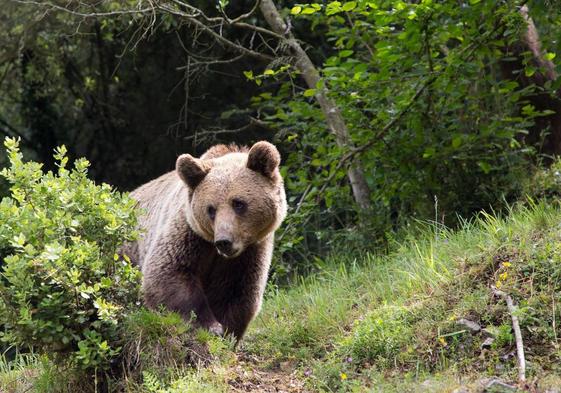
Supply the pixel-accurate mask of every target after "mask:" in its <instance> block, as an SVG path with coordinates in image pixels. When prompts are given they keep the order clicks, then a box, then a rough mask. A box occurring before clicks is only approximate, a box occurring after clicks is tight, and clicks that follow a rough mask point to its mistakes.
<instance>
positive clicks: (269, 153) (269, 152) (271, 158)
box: [247, 141, 281, 177]
mask: <svg viewBox="0 0 561 393" xmlns="http://www.w3.org/2000/svg"><path fill="white" fill-rule="evenodd" d="M280 161H281V157H280V154H279V151H278V150H277V148H276V147H275V146H274V145H272V144H270V143H269V142H265V141H261V142H257V143H256V144H254V145H253V146H251V149H249V153H248V157H247V167H248V168H249V169H251V170H254V171H256V172H259V173H261V174H262V175H263V176H267V177H273V173H274V172H275V169H277V167H278V166H279V165H280Z"/></svg>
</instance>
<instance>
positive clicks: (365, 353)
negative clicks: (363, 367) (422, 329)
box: [341, 306, 412, 367]
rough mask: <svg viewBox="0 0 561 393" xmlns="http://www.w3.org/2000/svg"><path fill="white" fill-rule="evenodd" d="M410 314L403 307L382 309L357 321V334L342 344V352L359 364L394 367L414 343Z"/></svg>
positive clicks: (355, 332)
mask: <svg viewBox="0 0 561 393" xmlns="http://www.w3.org/2000/svg"><path fill="white" fill-rule="evenodd" d="M406 311H407V310H406V309H405V308H400V307H390V306H388V307H382V308H380V309H378V310H376V311H375V312H373V313H371V314H369V315H368V316H366V317H365V318H364V319H363V320H359V321H357V323H356V325H355V327H354V329H353V334H352V335H349V336H348V337H346V338H345V340H344V341H343V343H342V346H341V350H342V352H343V353H345V352H346V353H347V354H348V355H350V356H352V358H353V359H355V360H356V361H357V362H359V363H365V362H369V363H374V364H376V365H377V366H380V367H384V366H387V365H389V364H393V363H394V361H395V359H396V358H397V357H398V356H399V354H400V352H401V351H402V350H403V348H404V347H405V346H406V345H407V344H410V343H411V340H412V331H411V327H410V326H409V325H408V320H407V315H406Z"/></svg>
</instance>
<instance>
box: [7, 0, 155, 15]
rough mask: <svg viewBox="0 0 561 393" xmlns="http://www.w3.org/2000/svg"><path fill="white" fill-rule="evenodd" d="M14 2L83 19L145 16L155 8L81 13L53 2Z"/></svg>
mask: <svg viewBox="0 0 561 393" xmlns="http://www.w3.org/2000/svg"><path fill="white" fill-rule="evenodd" d="M10 1H12V2H15V3H20V4H28V5H29V4H31V5H36V6H39V7H42V8H47V9H48V10H49V9H50V10H57V11H63V12H66V13H69V14H72V15H75V16H81V17H83V18H97V17H107V16H121V15H130V14H139V13H140V14H144V13H149V12H153V11H154V8H153V7H148V8H139V9H136V10H117V11H107V12H80V11H75V10H71V9H69V8H66V7H62V6H60V5H57V4H53V3H51V2H48V1H47V2H42V1H34V0H10Z"/></svg>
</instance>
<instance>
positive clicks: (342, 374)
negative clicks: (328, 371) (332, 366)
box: [341, 373, 347, 381]
mask: <svg viewBox="0 0 561 393" xmlns="http://www.w3.org/2000/svg"><path fill="white" fill-rule="evenodd" d="M345 379H347V374H345V373H341V381H344V380H345Z"/></svg>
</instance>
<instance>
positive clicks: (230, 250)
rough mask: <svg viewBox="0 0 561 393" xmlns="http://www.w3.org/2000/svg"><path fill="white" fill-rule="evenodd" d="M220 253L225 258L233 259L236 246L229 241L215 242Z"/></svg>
mask: <svg viewBox="0 0 561 393" xmlns="http://www.w3.org/2000/svg"><path fill="white" fill-rule="evenodd" d="M214 245H215V246H216V249H217V250H218V252H219V253H220V254H222V255H224V256H225V257H231V256H233V255H234V254H235V250H234V244H233V243H232V242H231V241H230V240H229V239H220V240H217V241H215V242H214Z"/></svg>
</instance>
